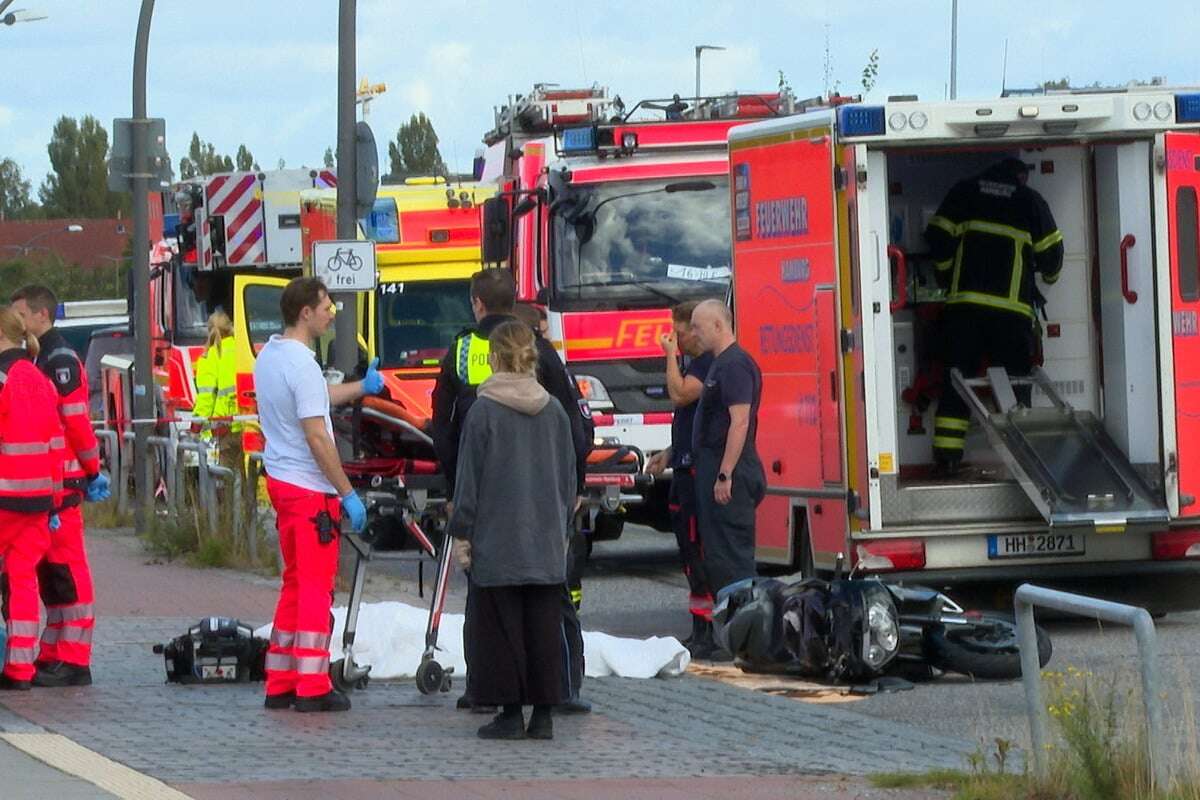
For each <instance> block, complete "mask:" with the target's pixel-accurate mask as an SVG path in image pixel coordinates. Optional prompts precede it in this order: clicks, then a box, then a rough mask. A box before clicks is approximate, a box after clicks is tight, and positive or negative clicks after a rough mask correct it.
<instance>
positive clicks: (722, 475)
mask: <svg viewBox="0 0 1200 800" xmlns="http://www.w3.org/2000/svg"><path fill="white" fill-rule="evenodd" d="M728 481H729V476H728V475H726V474H725V473H724V472H718V473H717V483H727V482H728Z"/></svg>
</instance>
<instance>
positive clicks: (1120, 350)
mask: <svg viewBox="0 0 1200 800" xmlns="http://www.w3.org/2000/svg"><path fill="white" fill-rule="evenodd" d="M1003 158H1018V159H1020V160H1021V161H1023V162H1024V163H1025V164H1026V165H1027V167H1028V170H1029V177H1028V185H1029V186H1030V187H1032V188H1034V189H1036V190H1037V191H1038V192H1039V193H1041V195H1042V196H1043V197H1044V198H1045V199H1046V201H1047V203H1048V204H1049V207H1050V209H1051V211H1052V212H1053V215H1054V217H1055V219H1056V220H1057V223H1058V227H1059V229H1060V230H1061V232H1062V235H1063V242H1064V248H1065V258H1064V264H1063V268H1062V272H1061V274H1060V277H1059V278H1058V280H1057V281H1056V282H1055V283H1053V284H1052V285H1046V284H1044V283H1043V282H1041V279H1040V276H1039V278H1038V279H1037V280H1038V288H1039V289H1040V291H1041V293H1042V294H1043V295H1044V296H1045V298H1046V303H1045V314H1044V317H1042V318H1041V319H1040V320H1039V322H1040V327H1041V330H1042V337H1041V338H1042V358H1041V364H1040V366H1039V367H1037V368H1035V370H1034V371H1033V374H1032V375H1031V376H1017V375H1009V374H1007V373H1006V372H1005V371H1004V370H1003V369H989V370H987V372H986V374H984V375H961V374H951V375H949V376H948V380H945V381H943V380H942V369H941V367H940V349H941V348H940V344H941V342H940V340H939V328H938V319H939V315H940V313H941V309H942V307H943V305H944V302H945V299H946V291H945V288H944V287H943V286H941V285H940V284H939V282H938V281H937V280H936V277H935V267H934V265H933V263H932V261H931V259H930V257H929V253H928V248H927V246H926V244H925V242H924V239H923V231H924V230H925V228H926V225H927V224H928V222H929V220H930V218H931V217H932V216H934V215H935V214H936V212H937V209H938V207H939V204H940V203H941V202H942V200H943V198H944V197H945V196H946V194H947V192H948V191H949V190H950V189H951V187H953V186H954V185H955V183H957V182H958V181H961V180H963V179H967V178H970V177H972V176H975V175H978V174H980V173H981V172H983V171H984V170H985V169H986V168H987V167H989V166H990V165H992V164H994V163H996V162H997V161H999V160H1001V159H1003ZM729 191H730V203H731V208H732V222H731V237H732V244H733V291H732V309H733V312H734V316H735V324H736V329H737V332H738V340H739V342H740V343H741V344H742V346H743V347H745V348H746V349H747V350H748V351H749V352H750V353H751V354H752V355H753V356H754V358H755V359H756V360H757V361H758V364H759V366H760V367H761V369H762V372H763V395H762V405H761V408H760V411H759V416H758V424H759V429H758V439H757V441H758V448H759V452H760V455H761V458H762V461H763V464H764V468H765V469H766V472H767V479H768V485H769V488H768V494H767V497H766V499H765V500H764V501H763V503H762V505H761V506H760V507H759V510H758V518H757V554H758V558H759V560H760V561H762V562H766V563H771V564H781V565H786V566H791V567H795V568H798V569H799V570H800V571H801V572H802V573H804V574H817V573H822V572H827V571H829V570H831V569H833V568H834V567H835V565H836V564H837V563H838V561H839V559H844V562H845V563H846V564H847V565H853V566H854V567H856V568H857V569H858V570H860V571H862V572H864V573H869V574H880V575H883V576H885V577H887V578H888V579H891V580H899V581H905V580H912V581H919V582H922V583H934V584H938V583H963V582H984V583H986V582H990V581H997V582H1008V583H1011V582H1013V581H1026V580H1032V581H1037V582H1044V583H1048V584H1050V585H1063V586H1068V587H1070V586H1074V585H1078V584H1082V583H1085V582H1086V583H1089V584H1095V583H1099V584H1100V585H1101V586H1103V587H1104V590H1105V592H1106V594H1108V595H1109V596H1118V597H1119V596H1122V594H1123V593H1128V594H1130V596H1135V597H1136V596H1140V595H1138V593H1137V592H1138V590H1139V589H1141V590H1145V589H1146V588H1151V589H1152V590H1153V595H1154V597H1155V598H1156V599H1155V603H1156V605H1158V606H1161V607H1162V608H1166V607H1168V606H1170V605H1171V604H1172V603H1173V602H1174V603H1177V604H1193V603H1194V601H1191V600H1189V599H1186V598H1185V597H1184V594H1183V593H1182V592H1181V591H1179V592H1177V591H1174V589H1182V588H1183V587H1186V586H1188V585H1189V584H1191V583H1194V581H1195V578H1196V577H1197V576H1198V575H1200V502H1198V500H1197V498H1198V497H1200V324H1198V323H1197V317H1198V314H1200V214H1198V211H1197V209H1198V205H1200V204H1198V201H1197V192H1198V191H1200V92H1197V91H1191V90H1180V91H1172V90H1168V89H1165V88H1162V87H1146V88H1136V89H1135V88H1130V89H1128V90H1117V91H1081V92H1062V93H1058V92H1055V93H1046V94H1035V95H1029V96H1021V97H1004V98H999V99H993V100H979V101H951V102H922V101H919V100H917V99H914V98H896V99H889V100H888V101H887V102H885V103H880V104H864V103H861V102H860V103H855V104H850V105H844V106H841V107H838V108H828V109H819V110H811V111H808V112H806V113H803V114H799V115H795V116H789V117H784V118H780V119H773V120H769V121H763V122H759V123H756V124H752V125H744V126H739V127H736V128H733V129H732V130H730V132H729ZM1022 386H1026V387H1031V388H1032V398H1033V399H1032V403H1031V406H1032V407H1029V408H1027V407H1025V406H1024V404H1022V403H1020V402H1017V401H1016V399H1015V398H1016V395H1017V394H1019V389H1020V388H1021V387H1022ZM948 392H958V393H959V394H960V396H962V398H963V399H964V400H965V401H966V402H967V405H968V407H969V408H970V409H971V416H972V419H971V423H970V429H969V431H968V433H967V443H966V450H965V456H964V463H965V464H967V465H968V467H967V468H966V469H964V470H962V471H961V472H960V473H958V474H954V475H951V476H949V477H942V476H939V475H938V474H937V472H936V471H935V470H934V469H933V465H934V460H933V454H932V445H933V432H934V425H933V415H934V413H935V409H936V404H937V400H938V397H939V396H945V394H946V393H948ZM1169 587H1174V588H1169Z"/></svg>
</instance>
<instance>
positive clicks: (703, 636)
mask: <svg viewBox="0 0 1200 800" xmlns="http://www.w3.org/2000/svg"><path fill="white" fill-rule="evenodd" d="M687 650H688V652H689V653H691V655H692V659H693V660H694V661H731V660H733V656H732V655H730V654H729V652H728V651H726V650H724V649H723V648H722V647H721V646H720V645H719V644H717V642H716V640H715V639H713V632H712V623H711V622H705V623H704V628H703V630H702V632H701V633H700V634H699V635H698V636H697V637H696V639H694V640H693V641H692V643H691V644H689V645H688V646H687Z"/></svg>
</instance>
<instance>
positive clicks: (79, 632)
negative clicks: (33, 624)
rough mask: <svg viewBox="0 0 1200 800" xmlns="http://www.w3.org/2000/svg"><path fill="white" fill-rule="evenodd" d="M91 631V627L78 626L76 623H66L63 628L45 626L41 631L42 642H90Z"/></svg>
mask: <svg viewBox="0 0 1200 800" xmlns="http://www.w3.org/2000/svg"><path fill="white" fill-rule="evenodd" d="M92 631H93V629H92V628H80V627H78V626H76V625H68V626H66V627H64V628H50V627H47V628H46V630H44V631H42V644H58V643H59V642H72V643H74V644H91V643H92Z"/></svg>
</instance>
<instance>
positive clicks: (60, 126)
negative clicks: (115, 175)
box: [38, 115, 129, 218]
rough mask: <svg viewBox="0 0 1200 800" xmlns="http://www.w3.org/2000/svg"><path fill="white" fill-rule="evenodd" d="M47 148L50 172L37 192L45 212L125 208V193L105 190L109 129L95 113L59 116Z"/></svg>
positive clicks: (99, 212)
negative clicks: (78, 117)
mask: <svg viewBox="0 0 1200 800" xmlns="http://www.w3.org/2000/svg"><path fill="white" fill-rule="evenodd" d="M46 149H47V151H48V152H49V154H50V167H51V169H52V170H53V172H51V173H50V174H49V175H47V176H46V180H45V181H44V182H43V183H42V185H41V187H40V188H39V189H38V195H39V197H40V198H41V201H42V205H43V206H44V207H45V213H46V215H47V216H50V217H92V218H102V217H112V216H116V215H117V213H118V212H122V211H127V210H128V208H129V198H128V195H126V194H124V193H118V192H110V191H109V190H108V165H107V163H106V159H107V158H108V131H106V130H105V129H104V126H103V125H101V124H100V121H99V120H97V119H96V118H95V117H93V116H91V115H88V116H85V117H84V118H83V119H82V120H80V121H78V122H76V120H75V118H74V117H59V118H58V121H57V122H55V123H54V131H53V133H52V134H51V137H50V144H49V145H47V147H46Z"/></svg>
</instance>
